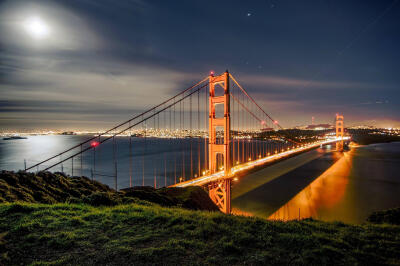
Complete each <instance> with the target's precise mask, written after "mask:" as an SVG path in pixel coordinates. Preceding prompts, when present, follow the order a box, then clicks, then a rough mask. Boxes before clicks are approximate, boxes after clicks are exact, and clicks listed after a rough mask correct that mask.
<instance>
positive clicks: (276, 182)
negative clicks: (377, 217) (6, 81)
mask: <svg viewBox="0 0 400 266" xmlns="http://www.w3.org/2000/svg"><path fill="white" fill-rule="evenodd" d="M89 137H90V136H63V135H49V136H30V137H29V138H28V139H25V140H6V141H5V140H0V169H5V170H19V169H23V168H24V159H26V162H27V166H28V167H29V166H31V165H34V164H35V163H37V162H39V161H40V160H43V159H46V158H48V157H49V156H51V155H54V154H57V153H59V152H60V151H63V150H65V149H66V148H68V147H71V146H73V145H74V144H78V143H80V142H82V141H83V140H86V139H88V138H89ZM115 140H116V142H115V143H116V145H115V146H113V144H112V141H109V142H106V143H105V144H102V145H101V146H99V147H97V148H96V153H95V156H94V152H93V151H90V152H88V153H85V155H84V156H82V157H80V156H77V157H75V159H74V161H73V165H74V173H73V174H74V175H85V176H88V177H91V176H92V173H93V178H94V179H96V180H99V181H101V182H103V183H105V184H108V185H110V186H112V187H114V185H115V181H116V182H117V185H118V188H124V187H128V186H129V185H130V181H131V178H132V185H142V184H144V185H149V186H153V185H154V184H156V186H157V187H161V186H165V185H171V184H174V183H175V179H176V180H177V181H178V180H179V178H180V177H184V178H189V177H190V176H194V175H196V174H199V173H200V174H201V173H202V171H203V170H204V169H205V168H206V167H205V165H206V164H205V158H204V154H205V150H204V139H196V138H193V139H155V138H146V139H144V138H132V164H130V159H129V158H130V157H129V153H130V150H129V146H130V145H129V137H117V138H115ZM248 144H249V143H248ZM88 145H90V144H88ZM274 145H275V144H269V145H267V146H266V147H265V148H266V149H264V150H263V152H268V151H270V152H273V151H274V150H275V149H276V148H278V149H279V147H277V146H276V145H275V146H274ZM245 147H247V149H245V150H244V152H242V151H241V150H240V151H239V153H238V154H239V156H242V154H243V155H244V156H245V157H246V159H247V158H248V156H250V154H253V156H254V150H253V153H251V152H250V150H251V148H250V147H251V146H249V145H247V146H246V145H245ZM253 147H255V146H253ZM83 148H85V147H83ZM113 148H115V154H116V158H117V160H116V162H117V167H115V165H114V160H113ZM79 150H80V147H78V148H76V149H74V150H73V151H71V152H70V153H69V154H73V153H76V152H79ZM199 151H200V156H199ZM198 156H199V157H198ZM66 157H67V156H64V157H60V156H58V157H56V158H55V159H53V160H52V161H49V162H47V163H46V164H45V165H46V166H50V165H52V164H53V163H56V162H59V160H60V159H64V158H66ZM198 158H200V160H198ZM94 159H95V160H94ZM235 160H243V158H239V159H238V158H237V155H236V159H235ZM199 162H200V164H199ZM81 163H82V169H81ZM130 165H132V171H130ZM44 168H45V166H41V167H40V168H39V169H32V171H36V170H43V169H44ZM115 169H116V172H117V180H115ZM51 170H52V171H61V170H63V171H64V172H65V173H67V174H69V175H71V174H72V161H71V160H68V161H67V162H65V163H63V164H62V166H61V165H58V166H56V167H54V168H52V169H51ZM399 171H400V143H390V144H375V145H368V146H362V147H358V148H352V149H351V150H350V151H348V152H345V153H337V152H335V151H334V150H333V147H331V146H327V147H325V148H323V149H321V148H320V149H316V150H312V151H310V152H307V153H304V154H301V155H298V156H296V157H293V158H290V159H287V160H285V161H282V162H280V163H278V164H275V165H271V166H269V167H267V168H265V169H263V170H260V171H258V172H255V173H252V174H250V175H248V176H246V177H244V178H241V179H240V181H238V182H237V183H234V185H233V189H232V197H233V200H232V206H233V209H234V211H235V212H237V213H242V214H246V215H256V216H260V217H264V218H270V219H283V220H289V219H298V217H300V218H304V217H314V218H318V219H323V220H327V221H332V220H341V221H345V222H351V223H359V222H362V221H364V220H365V218H366V217H367V216H368V215H369V214H370V213H371V212H372V211H375V210H382V209H388V208H392V207H399V206H400V175H399ZM130 173H132V175H130Z"/></svg>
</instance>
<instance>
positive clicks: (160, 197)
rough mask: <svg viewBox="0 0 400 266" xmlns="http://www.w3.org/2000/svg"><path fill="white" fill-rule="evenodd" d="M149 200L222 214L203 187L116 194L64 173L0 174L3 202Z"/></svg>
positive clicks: (140, 189)
mask: <svg viewBox="0 0 400 266" xmlns="http://www.w3.org/2000/svg"><path fill="white" fill-rule="evenodd" d="M137 200H145V201H149V202H153V203H157V204H160V205H162V206H166V207H172V206H178V207H183V208H187V209H192V210H208V211H218V208H217V207H216V206H215V204H214V203H213V202H212V201H211V200H210V198H209V197H208V195H207V194H206V193H205V192H204V191H203V189H202V188H201V187H188V188H162V189H154V188H152V187H134V188H128V189H123V190H120V191H118V192H117V191H115V190H114V189H111V188H109V187H108V186H106V185H104V184H101V183H99V182H96V181H92V180H90V179H88V178H87V177H67V176H65V175H64V174H62V173H55V174H53V173H50V172H40V173H38V174H33V173H24V172H18V173H14V172H10V171H2V172H0V203H1V202H16V201H23V202H30V203H85V204H89V205H93V206H103V205H105V206H113V205H117V204H126V203H131V202H136V201H137Z"/></svg>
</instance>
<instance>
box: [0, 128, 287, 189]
mask: <svg viewBox="0 0 400 266" xmlns="http://www.w3.org/2000/svg"><path fill="white" fill-rule="evenodd" d="M89 138H91V136H84V135H46V136H29V137H28V139H20V140H2V139H1V140H0V169H5V170H20V169H24V159H25V161H26V165H27V167H28V168H29V167H30V166H32V165H35V164H36V163H38V162H40V161H42V160H44V159H47V158H48V157H50V156H53V155H55V154H58V153H60V152H62V151H63V150H66V149H67V148H70V147H72V146H74V145H77V144H79V143H81V142H83V141H85V140H87V139H89ZM103 139H104V137H103ZM101 140H102V139H101ZM101 140H100V141H101ZM114 140H115V145H113V141H112V140H109V141H107V142H104V143H103V144H101V145H99V146H98V147H96V149H95V150H90V151H88V152H85V153H84V155H83V156H82V157H81V156H80V155H78V156H75V157H74V159H73V161H72V160H71V159H69V160H68V161H66V162H64V163H62V164H59V165H57V166H55V167H52V168H50V170H51V171H53V172H56V171H60V172H64V173H66V174H69V175H84V176H87V177H93V179H95V180H98V181H100V182H103V183H105V184H107V185H109V186H111V187H115V183H117V187H118V188H126V187H129V186H130V185H132V186H138V185H147V186H154V185H155V186H156V187H162V186H166V185H172V184H175V182H176V181H178V182H179V180H180V178H182V179H183V180H185V179H188V178H190V177H195V176H196V175H197V176H198V175H201V174H202V173H203V171H204V170H205V169H206V165H207V164H206V158H205V156H204V155H205V154H207V152H208V151H207V150H205V140H204V138H181V139H168V138H165V139H162V138H148V137H147V138H134V137H132V138H131V140H130V138H129V137H126V136H125V137H122V136H121V137H116V138H115V139H114ZM130 141H132V145H130ZM235 145H236V146H235V147H237V142H235ZM89 146H90V142H89V143H87V144H85V145H83V147H82V149H85V148H87V147H89ZM282 146H283V145H282V144H279V143H268V144H266V143H264V144H263V148H262V149H261V145H260V142H258V145H257V142H255V141H252V142H249V141H248V140H246V141H244V140H242V142H241V145H240V149H239V150H238V152H237V153H235V157H233V156H232V157H233V159H234V160H235V161H243V160H244V158H243V157H245V158H246V160H247V159H248V158H249V157H255V154H258V155H259V154H260V152H263V153H267V152H272V151H275V150H276V149H277V150H279V148H282ZM130 147H132V151H131V150H130ZM243 148H244V149H243ZM80 150H81V147H77V148H75V149H73V150H71V151H70V152H68V154H64V155H62V156H57V157H56V158H54V159H52V160H50V161H48V162H46V163H45V164H44V165H40V166H39V167H34V168H33V169H31V170H29V171H40V170H45V169H46V168H47V167H49V166H52V165H53V164H56V163H58V162H60V161H61V160H64V159H66V158H68V157H69V156H71V155H73V154H75V153H79V151H80ZM131 152H132V153H131ZM114 154H115V160H114ZM130 154H132V156H130ZM238 155H239V157H241V158H239V159H238V157H237V156H238ZM220 163H221V165H222V160H220ZM115 176H117V178H115Z"/></svg>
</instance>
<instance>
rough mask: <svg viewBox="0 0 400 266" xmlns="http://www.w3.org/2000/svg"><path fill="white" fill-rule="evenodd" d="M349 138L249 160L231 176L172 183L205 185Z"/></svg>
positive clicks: (347, 138)
mask: <svg viewBox="0 0 400 266" xmlns="http://www.w3.org/2000/svg"><path fill="white" fill-rule="evenodd" d="M349 139H350V137H343V138H336V137H335V138H329V139H327V140H324V141H318V142H314V143H311V144H308V145H304V146H302V147H298V148H295V149H292V150H288V151H284V152H281V153H277V154H273V155H270V156H267V157H264V158H260V159H257V160H254V161H249V162H246V163H243V164H240V165H237V166H234V167H232V168H231V175H230V176H224V171H219V172H216V173H214V174H211V175H205V176H201V177H197V178H194V179H190V180H188V181H184V182H181V183H178V184H175V185H172V186H171V187H187V186H203V185H206V184H207V183H209V182H212V181H216V180H219V179H226V178H234V177H235V175H237V174H239V173H243V172H244V171H247V170H250V169H252V168H254V167H256V166H261V165H263V164H267V163H272V162H274V161H277V160H280V159H284V158H286V157H290V156H292V155H294V154H298V153H302V152H305V151H308V150H311V149H314V148H317V147H319V146H321V145H327V144H331V143H335V142H338V141H347V140H349Z"/></svg>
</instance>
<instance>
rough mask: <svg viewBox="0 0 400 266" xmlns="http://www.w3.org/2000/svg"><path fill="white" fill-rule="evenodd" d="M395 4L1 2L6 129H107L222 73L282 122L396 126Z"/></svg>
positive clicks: (399, 46)
mask: <svg viewBox="0 0 400 266" xmlns="http://www.w3.org/2000/svg"><path fill="white" fill-rule="evenodd" d="M398 2H399V0H395V1H393V0H388V1H386V0H380V1H377V0H375V1H361V0H360V1H333V0H332V1H328V0H325V1H322V0H321V1H317V0H315V1H295V0H292V1H289V0H288V1H283V0H281V1H279V0H264V1H239V0H237V1H234V0H232V1H206V0H202V1H183V0H182V1H165V0H160V1H144V0H131V1H122V0H121V1H115V0H112V1H111V0H109V1H100V0H82V1H72V0H68V1H67V0H64V1H18V0H10V1H1V0H0V130H6V129H38V128H42V127H47V128H51V129H96V128H104V127H108V126H111V125H113V124H116V123H118V122H120V121H124V120H126V119H127V118H129V117H130V116H131V115H134V114H137V113H138V112H140V111H143V110H145V109H148V108H150V107H152V106H153V105H155V104H157V103H159V102H161V101H163V100H164V99H166V98H167V97H170V96H173V95H174V94H176V93H177V92H179V91H181V90H183V89H184V88H186V87H188V86H189V85H191V84H193V83H195V82H197V81H199V80H201V79H202V78H204V77H205V76H207V75H208V73H209V72H210V70H214V71H215V72H216V73H219V72H223V71H225V70H226V69H228V70H229V71H230V72H231V73H233V75H235V77H236V78H237V79H238V80H239V82H240V83H241V84H242V85H243V86H244V87H245V88H246V89H247V90H248V91H249V92H250V93H251V95H252V96H253V97H255V98H257V99H258V101H259V103H260V104H261V105H262V107H263V109H264V110H266V111H267V112H269V113H270V114H271V115H273V116H274V117H276V118H277V119H279V122H280V123H281V124H282V125H283V126H286V127H288V126H294V125H302V124H303V125H304V124H310V123H311V117H312V116H314V117H315V122H316V123H326V122H328V123H332V121H333V118H334V115H335V114H336V113H338V112H339V113H343V114H344V116H345V121H346V123H347V125H360V124H368V125H375V126H385V127H393V126H400V108H399V106H400V91H399V89H400V88H399V87H400V3H398ZM32 20H34V21H37V20H39V21H40V23H41V25H42V27H44V29H41V30H42V32H39V34H42V35H40V36H35V35H34V34H32V32H30V31H29V29H27V27H28V26H29V25H27V24H29V23H31V22H32ZM43 25H44V26H43Z"/></svg>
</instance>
